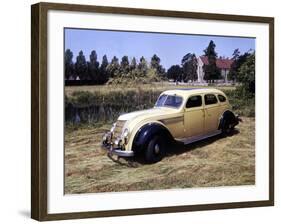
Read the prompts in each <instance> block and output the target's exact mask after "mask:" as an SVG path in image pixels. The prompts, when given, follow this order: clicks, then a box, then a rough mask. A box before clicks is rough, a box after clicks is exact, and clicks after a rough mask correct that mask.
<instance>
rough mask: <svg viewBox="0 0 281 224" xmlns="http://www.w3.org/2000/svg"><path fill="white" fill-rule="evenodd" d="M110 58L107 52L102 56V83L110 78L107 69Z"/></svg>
mask: <svg viewBox="0 0 281 224" xmlns="http://www.w3.org/2000/svg"><path fill="white" fill-rule="evenodd" d="M107 67H108V60H107V56H106V54H105V55H104V56H103V57H102V62H101V66H100V82H101V83H102V84H104V83H106V82H107V81H108V79H109V72H108V70H107Z"/></svg>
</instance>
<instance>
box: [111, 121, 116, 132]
mask: <svg viewBox="0 0 281 224" xmlns="http://www.w3.org/2000/svg"><path fill="white" fill-rule="evenodd" d="M115 126H116V123H114V124H113V125H112V128H111V129H110V132H113V131H114V129H115Z"/></svg>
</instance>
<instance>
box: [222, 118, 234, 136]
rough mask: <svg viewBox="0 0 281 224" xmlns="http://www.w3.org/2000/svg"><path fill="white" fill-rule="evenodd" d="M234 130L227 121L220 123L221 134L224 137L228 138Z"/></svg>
mask: <svg viewBox="0 0 281 224" xmlns="http://www.w3.org/2000/svg"><path fill="white" fill-rule="evenodd" d="M233 130H234V126H233V124H232V123H231V122H230V121H229V120H226V119H225V120H224V121H223V123H222V134H223V135H224V136H229V135H231V133H232V132H233Z"/></svg>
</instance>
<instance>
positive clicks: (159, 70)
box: [150, 54, 165, 76]
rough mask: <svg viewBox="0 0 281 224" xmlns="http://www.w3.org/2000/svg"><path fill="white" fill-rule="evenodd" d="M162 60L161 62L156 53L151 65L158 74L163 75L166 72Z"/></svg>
mask: <svg viewBox="0 0 281 224" xmlns="http://www.w3.org/2000/svg"><path fill="white" fill-rule="evenodd" d="M160 62H161V59H160V58H159V57H158V56H157V55H156V54H154V55H153V56H152V58H151V61H150V67H151V68H152V69H155V71H156V73H157V74H158V75H160V76H163V75H164V74H165V69H164V68H163V67H162V65H161V64H160Z"/></svg>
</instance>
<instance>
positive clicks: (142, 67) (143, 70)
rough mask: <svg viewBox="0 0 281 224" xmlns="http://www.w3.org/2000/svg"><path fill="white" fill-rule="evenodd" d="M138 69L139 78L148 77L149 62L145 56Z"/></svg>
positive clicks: (141, 59)
mask: <svg viewBox="0 0 281 224" xmlns="http://www.w3.org/2000/svg"><path fill="white" fill-rule="evenodd" d="M137 68H138V76H141V77H143V76H146V75H147V71H148V66H147V62H146V60H145V58H144V57H143V56H142V57H141V58H140V62H139V64H138V66H137Z"/></svg>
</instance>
